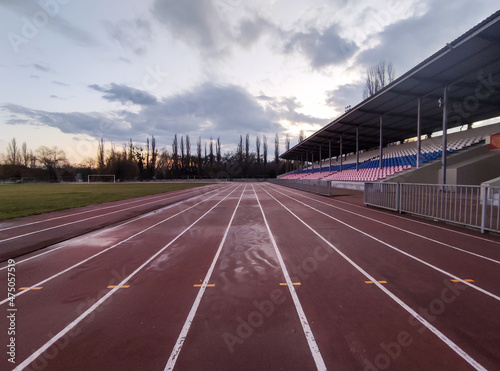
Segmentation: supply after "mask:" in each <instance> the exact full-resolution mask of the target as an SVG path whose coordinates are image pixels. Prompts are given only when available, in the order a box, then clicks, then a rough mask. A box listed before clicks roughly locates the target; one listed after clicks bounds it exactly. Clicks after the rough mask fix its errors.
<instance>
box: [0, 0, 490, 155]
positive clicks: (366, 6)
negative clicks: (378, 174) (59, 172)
mask: <svg viewBox="0 0 500 371" xmlns="http://www.w3.org/2000/svg"><path fill="white" fill-rule="evenodd" d="M496 10H498V2H497V0H491V1H490V0H479V1H475V2H474V5H473V6H472V5H471V2H470V1H468V0H456V1H442V0H439V1H438V0H422V1H418V0H408V1H404V0H397V1H396V0H394V1H382V0H366V1H365V0H359V1H358V0H356V1H354V0H351V1H348V0H252V1H244V0H141V1H137V0H106V1H102V0H85V1H83V0H38V1H37V0H22V1H21V0H0V52H1V53H0V55H1V58H0V81H1V87H2V88H1V89H0V133H1V135H0V153H5V149H6V147H7V143H8V142H9V141H10V140H11V139H12V138H13V137H15V138H16V139H17V141H18V142H19V143H22V142H26V143H27V145H28V147H29V148H31V149H36V148H37V147H39V146H41V145H48V146H58V147H59V148H62V149H63V150H65V151H66V153H67V155H68V157H69V159H70V160H71V161H73V162H78V161H81V160H82V159H84V158H87V157H93V156H95V153H96V147H97V145H96V144H97V140H98V139H99V138H104V140H105V141H107V142H108V143H110V142H114V143H116V145H117V146H121V145H122V144H123V143H125V142H126V141H128V140H129V138H132V139H133V140H134V141H135V142H138V143H139V142H145V141H146V138H147V137H150V136H151V135H154V136H155V138H156V140H157V144H158V145H159V146H160V147H167V149H171V143H172V138H173V135H174V134H175V133H177V134H178V135H179V136H180V135H186V134H187V135H189V136H190V137H191V141H192V143H193V142H195V141H196V139H197V138H198V137H199V136H201V137H202V139H203V140H206V139H208V138H210V137H213V138H217V137H219V136H220V137H221V140H222V144H223V149H224V150H225V151H230V150H234V149H235V147H236V144H237V141H238V139H239V136H240V135H241V134H242V135H245V134H246V133H247V132H248V133H250V136H251V138H252V143H254V138H255V136H256V135H264V134H266V135H267V136H268V140H270V141H273V140H274V135H275V133H276V132H278V133H279V134H280V137H281V139H282V145H281V149H282V150H283V149H284V144H283V142H284V138H285V135H286V134H287V133H288V134H289V135H290V138H291V144H292V145H294V144H296V143H297V140H298V133H299V131H300V130H301V129H304V130H305V131H306V133H308V134H311V133H313V132H314V131H315V130H317V129H319V128H320V127H321V126H323V125H325V124H327V123H328V122H330V121H331V120H333V119H334V118H336V117H337V116H339V115H340V114H341V113H343V112H344V107H345V106H347V105H352V106H354V105H356V104H358V103H359V102H360V101H361V100H362V92H363V82H364V76H365V75H366V69H367V67H369V66H370V65H374V64H377V63H378V62H379V61H381V60H387V61H392V63H393V64H394V67H395V69H396V77H397V76H400V75H401V74H403V73H404V72H406V71H408V70H409V69H410V68H412V67H413V66H414V65H415V64H417V63H419V62H421V61H422V60H424V59H425V58H427V57H428V56H430V55H431V54H433V53H434V52H436V51H437V50H439V49H440V48H441V47H443V46H444V45H445V44H446V43H447V42H450V41H452V40H454V39H455V38H457V37H458V36H460V35H461V34H463V33H464V32H465V31H467V30H469V29H470V28H472V27H473V26H475V25H476V24H477V23H479V22H481V21H482V20H483V19H485V18H486V17H488V16H489V15H491V14H492V13H494V12H495V11H496Z"/></svg>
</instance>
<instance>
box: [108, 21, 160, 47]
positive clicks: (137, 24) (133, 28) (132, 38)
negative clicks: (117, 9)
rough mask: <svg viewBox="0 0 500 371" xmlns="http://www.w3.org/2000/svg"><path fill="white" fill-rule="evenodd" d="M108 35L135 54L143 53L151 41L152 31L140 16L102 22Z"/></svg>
mask: <svg viewBox="0 0 500 371" xmlns="http://www.w3.org/2000/svg"><path fill="white" fill-rule="evenodd" d="M104 27H105V29H106V31H107V33H108V36H109V37H110V38H111V39H112V40H114V41H116V42H118V43H119V44H120V45H121V46H122V47H124V48H126V49H130V50H132V51H133V52H134V53H135V54H136V55H144V54H146V52H147V47H146V46H147V45H148V44H149V43H150V42H151V39H152V31H151V25H150V23H149V21H147V20H145V19H142V18H135V19H133V20H121V21H119V22H117V23H112V22H109V21H105V22H104Z"/></svg>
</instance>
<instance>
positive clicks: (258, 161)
mask: <svg viewBox="0 0 500 371" xmlns="http://www.w3.org/2000/svg"><path fill="white" fill-rule="evenodd" d="M255 148H257V163H258V164H260V137H259V136H258V135H257V137H256V138H255Z"/></svg>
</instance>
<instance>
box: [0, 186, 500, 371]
mask: <svg viewBox="0 0 500 371" xmlns="http://www.w3.org/2000/svg"><path fill="white" fill-rule="evenodd" d="M190 191H191V192H190V193H185V192H181V194H179V195H178V196H179V199H176V201H175V202H174V201H173V200H170V202H169V203H167V204H161V205H160V204H158V208H157V209H156V210H155V211H152V209H149V210H147V211H144V213H143V214H137V215H135V216H134V217H129V218H128V219H127V218H126V219H122V221H117V220H115V219H110V220H109V221H108V222H109V227H107V226H102V225H101V224H99V225H98V228H99V229H97V230H92V231H89V232H87V233H84V232H82V231H77V232H75V236H76V237H73V238H71V237H67V236H64V238H63V239H64V241H63V242H60V243H57V244H48V245H47V243H46V242H44V240H45V238H46V237H45V233H47V231H41V230H43V229H46V228H49V227H48V226H49V225H50V228H52V227H53V228H52V229H51V231H53V232H54V233H55V232H56V231H59V230H66V231H72V230H73V228H76V226H78V225H79V224H80V223H73V224H68V223H70V222H71V221H75V220H78V218H83V217H85V218H88V217H89V216H91V215H92V216H95V215H98V214H95V215H94V214H93V213H90V212H89V213H88V214H81V212H82V210H83V211H86V210H87V209H79V210H73V211H71V212H69V211H68V212H65V213H61V214H58V215H60V216H61V218H59V219H53V220H52V221H51V222H50V224H47V225H44V224H43V223H42V222H40V223H35V224H31V225H30V226H29V230H28V229H23V228H28V226H24V227H19V228H11V227H15V226H16V225H25V224H27V223H28V222H29V223H32V222H33V221H41V220H43V218H42V219H37V220H34V219H19V220H16V221H13V222H11V223H10V224H9V226H8V227H9V229H4V230H3V231H0V233H4V234H3V235H2V236H3V239H7V238H12V239H11V240H9V241H12V240H15V239H16V238H13V237H16V236H22V235H26V234H27V233H31V234H30V235H29V236H31V237H30V239H31V240H33V241H36V243H39V244H41V245H40V246H42V245H47V246H46V247H44V248H41V249H40V250H37V251H34V252H31V253H29V254H25V255H23V256H18V257H17V258H16V259H15V261H16V265H15V269H16V285H17V292H16V297H15V308H16V309H17V312H15V313H16V335H15V342H16V354H15V358H16V359H15V360H16V363H15V364H12V363H9V362H8V358H9V357H10V356H9V355H8V354H6V352H5V351H4V352H3V353H2V358H1V362H2V363H1V364H0V369H16V370H21V369H26V370H41V369H46V370H72V371H73V370H172V369H175V370H315V369H328V370H382V369H383V370H473V369H479V370H482V369H488V370H495V369H500V284H499V272H500V269H499V268H500V239H498V238H497V237H496V236H491V235H486V236H483V235H478V234H477V233H475V232H470V231H467V230H464V229H456V228H449V227H445V226H443V224H430V223H428V222H425V221H422V220H419V219H413V218H407V217H405V216H400V215H397V214H393V213H388V212H382V211H379V210H375V209H369V208H366V207H362V206H359V205H356V204H354V203H350V202H346V200H345V199H348V198H345V197H338V198H337V197H334V198H331V199H330V198H325V197H321V196H316V195H311V194H308V193H304V192H301V191H296V190H291V189H287V188H284V187H280V186H276V185H270V184H267V183H265V184H263V183H253V184H252V183H246V184H242V183H234V184H228V185H222V186H219V187H204V188H202V189H197V190H196V191H193V190H190ZM164 197H165V196H164ZM146 199H147V198H145V199H144V200H146ZM160 199H161V198H159V199H158V200H160ZM149 201H154V199H149ZM127 202H130V201H123V202H122V203H114V205H115V206H117V205H118V209H120V207H121V208H126V207H130V206H131V205H130V204H127V205H126V203H127ZM143 203H146V202H143ZM119 205H121V206H119ZM108 206H109V205H108ZM103 207H106V205H104V206H102V207H101V209H102V208H103ZM106 210H107V212H109V211H111V209H106ZM113 210H115V209H113ZM115 211H116V210H115ZM101 212H102V210H101ZM79 213H80V214H79ZM51 217H53V216H51ZM96 219H98V218H96ZM102 219H103V220H104V219H106V217H102ZM91 220H93V219H91ZM58 225H59V226H60V227H57V226H58ZM1 227H2V226H0V229H1ZM3 227H4V228H7V227H5V225H4V226H3ZM37 231H38V232H37ZM16 233H17V234H16ZM82 233H83V234H82ZM24 238H26V236H24V237H18V238H17V239H18V240H19V241H21V240H22V239H24ZM9 241H6V242H4V243H2V242H1V241H0V249H1V248H3V247H4V246H3V245H4V244H6V243H7V242H9ZM9 246H10V247H9V248H11V247H12V245H9ZM6 267H7V263H6V262H4V263H2V265H1V266H0V282H1V283H2V287H5V288H7V277H8V274H7V269H6ZM454 281H456V282H454ZM21 288H25V289H23V290H21ZM6 295H7V289H5V290H4V293H3V296H2V301H1V302H0V303H1V305H0V306H1V307H2V308H3V309H1V310H3V311H4V314H3V315H2V316H1V318H2V320H1V321H0V323H1V325H0V326H1V327H0V328H1V329H2V330H0V331H1V333H2V340H3V344H5V345H7V344H9V339H8V338H9V336H8V335H7V330H8V328H9V322H8V320H7V318H6V317H7V316H6V314H9V313H10V312H9V311H8V309H9V301H7V299H6ZM5 345H4V349H5V348H7V347H5Z"/></svg>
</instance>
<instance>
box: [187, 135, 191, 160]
mask: <svg viewBox="0 0 500 371" xmlns="http://www.w3.org/2000/svg"><path fill="white" fill-rule="evenodd" d="M186 163H187V166H191V140H190V139H189V135H188V134H186Z"/></svg>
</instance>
